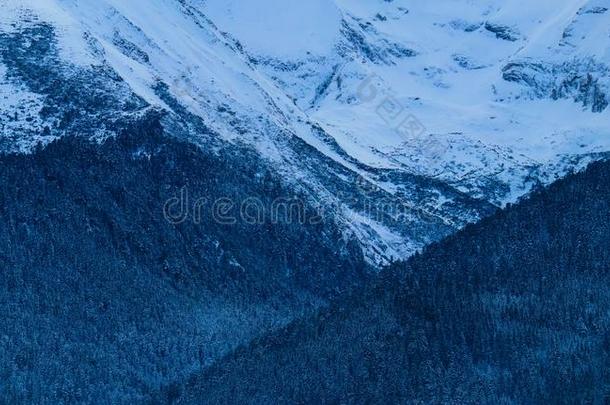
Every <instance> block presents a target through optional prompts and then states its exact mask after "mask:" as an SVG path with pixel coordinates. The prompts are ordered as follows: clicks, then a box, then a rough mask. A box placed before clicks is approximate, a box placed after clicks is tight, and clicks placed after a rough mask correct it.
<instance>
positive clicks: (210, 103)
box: [0, 0, 610, 266]
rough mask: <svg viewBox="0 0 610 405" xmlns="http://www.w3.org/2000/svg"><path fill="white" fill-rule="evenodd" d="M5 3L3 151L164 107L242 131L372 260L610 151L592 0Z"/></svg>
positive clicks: (211, 131) (187, 126)
mask: <svg viewBox="0 0 610 405" xmlns="http://www.w3.org/2000/svg"><path fill="white" fill-rule="evenodd" d="M524 10H527V12H524ZM0 15H2V16H3V19H2V21H0V150H2V151H21V152H26V153H27V152H30V151H32V150H33V148H34V147H35V145H37V144H39V143H40V144H42V145H45V144H47V143H48V142H50V141H52V140H53V139H56V138H60V137H63V136H76V135H78V136H83V137H85V138H89V139H96V140H102V139H106V138H107V137H112V136H116V134H118V133H120V131H121V130H122V129H123V128H125V127H126V126H127V125H129V123H130V122H133V121H137V120H139V119H141V118H142V117H144V116H145V115H146V114H147V112H148V111H150V110H156V111H163V112H164V117H165V118H164V119H163V121H162V123H161V125H162V126H163V128H164V130H165V131H166V132H167V133H169V134H171V135H172V136H174V137H176V138H180V139H184V140H187V141H189V142H191V143H193V144H196V145H199V146H202V147H204V148H207V147H208V145H209V144H210V142H211V139H214V140H215V141H216V142H220V143H228V144H240V145H242V146H248V147H250V148H251V149H252V150H253V151H255V152H256V154H258V155H259V156H260V157H261V158H262V159H263V160H266V161H268V162H269V164H270V165H271V167H273V168H274V170H275V171H276V172H277V173H278V175H279V177H280V178H282V179H283V180H284V182H285V183H286V185H287V186H288V187H290V188H292V189H294V190H295V192H296V193H299V194H304V195H306V196H307V197H308V198H309V199H311V200H314V201H315V202H316V204H320V205H323V206H325V207H327V208H328V209H329V210H330V209H334V207H340V208H339V209H334V211H335V216H336V219H337V223H338V225H339V227H340V229H341V232H342V233H343V234H344V236H345V237H346V238H353V237H355V238H356V239H357V240H358V241H359V243H360V245H361V248H362V250H363V252H364V255H365V257H366V259H367V261H368V262H369V263H370V264H372V265H374V266H379V265H383V264H387V263H388V262H390V261H391V260H392V259H395V258H401V259H404V258H407V257H409V256H410V255H411V254H413V253H414V252H416V251H417V250H418V249H421V248H422V247H424V246H426V245H427V244H429V243H431V242H434V241H437V240H439V239H441V238H443V237H444V236H447V235H449V234H451V233H453V232H455V231H456V230H458V229H460V228H462V227H463V226H464V225H466V224H467V223H471V222H476V221H477V220H479V219H481V218H483V217H485V216H487V215H489V214H490V213H491V212H493V210H494V208H497V207H501V206H504V205H505V204H506V203H509V202H515V201H516V200H518V199H519V198H520V197H522V196H523V195H525V194H527V193H528V192H529V191H530V190H531V189H532V188H535V187H537V186H539V185H541V184H548V183H550V182H552V181H554V180H556V179H557V178H560V177H561V176H563V175H565V174H566V173H568V172H569V171H570V170H572V169H574V168H577V169H581V168H583V167H584V166H586V164H588V163H589V162H591V161H593V160H596V159H599V158H600V157H603V156H604V155H605V154H606V152H608V151H609V150H610V133H609V132H608V128H610V121H609V117H610V116H609V115H608V109H607V105H608V100H610V96H609V94H608V91H609V90H608V77H609V75H608V71H609V68H608V66H609V65H610V61H609V59H608V49H609V48H608V43H609V40H608V38H609V35H610V33H609V32H608V28H607V27H608V22H609V20H608V19H609V18H610V12H608V8H607V7H604V1H600V0H588V1H573V0H561V1H559V2H557V1H555V0H544V1H542V0H541V1H537V2H536V3H535V4H532V2H529V1H525V0H511V1H508V2H507V1H499V0H485V1H481V2H476V3H475V2H472V1H468V0H459V1H457V2H456V1H455V0H442V1H437V2H435V4H433V5H430V4H427V3H426V2H411V1H406V0H393V1H385V0H367V1H360V2H352V1H344V0H312V1H308V2H301V1H296V0H290V1H278V0H261V1H257V2H252V3H251V4H250V3H244V2H243V1H233V0H231V1H226V0H206V1H203V0H151V1H129V2H125V1H120V0H96V1H93V0H85V1H75V0H4V1H3V2H2V3H1V4H0ZM371 191H373V195H370V194H371ZM380 198H383V199H384V200H387V201H389V203H388V204H376V203H375V204H366V202H367V201H366V200H372V201H374V202H376V201H378V200H379V199H380ZM371 205H373V206H374V209H369V208H367V206H371ZM396 206H400V209H394V208H395V207H396Z"/></svg>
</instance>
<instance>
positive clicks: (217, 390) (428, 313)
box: [165, 163, 610, 404]
mask: <svg viewBox="0 0 610 405" xmlns="http://www.w3.org/2000/svg"><path fill="white" fill-rule="evenodd" d="M609 220H610V163H599V164H593V165H592V166H591V167H589V169H588V170H586V171H585V172H583V173H580V174H576V175H572V176H570V177H569V178H567V179H565V180H561V181H559V182H558V183H556V184H554V185H552V186H551V187H549V188H548V189H546V190H542V191H540V192H537V193H535V194H534V195H533V196H532V197H531V198H529V199H528V200H526V201H524V202H522V203H520V204H518V205H516V206H513V207H509V208H507V209H506V210H503V211H502V212H499V213H498V214H497V215H495V216H493V217H491V218H489V219H487V220H483V221H482V222H481V223H479V224H477V225H471V226H468V227H467V228H466V229H464V230H463V231H462V232H460V233H458V234H457V235H455V236H452V237H449V238H448V239H446V240H445V241H443V242H441V243H438V244H435V245H433V246H431V247H429V248H428V249H426V250H425V252H424V253H423V254H420V255H417V256H416V257H413V258H412V259H411V260H409V261H408V262H406V263H402V264H396V265H395V266H393V268H391V269H389V270H387V271H386V272H385V273H384V274H383V275H382V276H381V278H380V280H379V281H378V282H377V283H375V285H374V287H373V288H367V289H364V290H363V291H362V292H360V293H358V294H353V295H352V296H351V297H350V298H347V299H344V300H341V301H339V302H338V303H336V304H335V305H334V306H332V307H331V308H329V309H328V310H324V311H322V312H321V313H319V314H318V315H317V316H314V317H311V318H309V319H307V320H304V321H298V322H296V323H294V324H292V325H290V326H288V327H286V328H285V329H283V330H282V331H281V332H280V333H274V334H271V335H270V336H268V337H266V338H263V339H259V340H257V341H256V342H255V343H254V344H251V345H249V346H246V347H242V348H241V349H239V350H237V351H236V352H234V353H233V354H231V355H230V356H228V357H227V358H225V359H223V360H222V361H219V362H218V363H217V364H216V365H215V366H214V367H213V368H211V369H210V370H208V371H207V372H206V373H203V374H201V375H197V376H194V377H192V378H191V379H190V380H189V381H188V382H187V383H185V384H174V385H172V386H170V387H168V388H167V389H166V391H165V394H166V398H167V399H169V400H176V401H177V402H179V403H228V402H233V401H237V402H240V403H293V402H296V403H317V402H320V401H323V402H330V403H334V402H336V403H351V402H355V403H371V402H374V403H448V402H451V403H597V404H601V403H607V402H608V401H610V368H609V367H608V365H609V364H610V222H609Z"/></svg>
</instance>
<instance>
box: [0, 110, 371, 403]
mask: <svg viewBox="0 0 610 405" xmlns="http://www.w3.org/2000/svg"><path fill="white" fill-rule="evenodd" d="M158 118H159V117H157V116H155V115H154V114H152V115H151V116H150V117H147V118H146V119H144V120H141V121H138V123H134V124H133V126H132V127H130V128H129V129H127V130H126V131H125V133H124V134H122V135H121V136H119V137H118V138H116V139H115V138H112V139H108V140H107V141H105V142H104V143H102V144H96V143H89V142H88V141H85V140H83V139H82V138H64V139H61V140H59V141H56V142H55V143H52V144H51V145H49V146H48V147H46V148H45V149H43V150H39V151H37V152H35V153H33V154H31V155H3V156H0V190H2V191H1V192H0V325H1V326H0V402H4V401H6V402H7V403H43V402H48V403H74V402H88V403H117V402H122V403H129V402H133V401H134V400H135V401H141V400H146V399H147V396H148V394H149V393H151V392H155V391H156V390H157V389H158V388H160V387H161V386H163V385H166V384H169V383H170V382H172V381H175V380H180V379H184V378H186V376H188V375H191V374H192V373H193V372H195V371H196V370H198V369H200V368H201V367H203V366H205V365H207V364H209V363H210V362H212V361H213V360H214V359H215V358H217V357H218V356H220V355H223V354H224V353H226V351H227V350H229V349H231V348H232V347H235V345H237V344H239V343H244V342H247V341H249V339H251V338H252V337H253V336H256V335H257V334H262V333H263V332H265V331H268V330H270V329H273V328H276V327H278V326H281V325H283V324H286V323H287V322H288V321H290V320H291V319H292V318H293V317H294V316H297V315H299V314H302V313H304V312H307V311H308V310H310V309H311V308H315V307H316V306H317V305H319V304H320V303H322V302H324V301H325V300H327V299H328V298H330V297H332V296H333V295H335V294H336V293H337V292H338V291H341V290H342V289H346V288H349V287H350V286H351V285H352V284H360V283H362V282H363V280H364V279H365V278H366V274H365V273H366V265H365V264H364V262H363V259H362V254H361V251H360V249H359V248H358V247H357V246H356V245H355V244H351V243H350V242H349V241H347V240H345V239H344V237H343V235H342V233H341V232H339V231H338V229H337V227H335V226H334V225H333V222H332V220H330V221H328V220H321V219H320V220H315V221H307V219H308V218H305V220H303V221H300V222H298V221H296V220H294V219H292V220H291V219H290V218H289V217H288V216H287V215H288V214H286V213H282V212H279V211H278V212H277V217H276V218H275V220H273V221H272V220H270V219H269V217H268V215H269V214H270V210H271V206H272V204H273V201H275V199H276V198H288V197H291V196H293V195H294V191H293V190H290V189H289V188H287V187H286V186H285V185H284V184H282V182H280V181H279V180H278V179H277V175H276V174H274V172H273V171H271V170H269V168H268V167H267V166H266V165H265V163H264V161H263V160H261V159H260V158H258V157H257V156H256V155H255V154H254V153H253V152H250V151H248V150H247V149H244V148H239V147H230V146H227V145H225V146H222V147H217V148H215V149H214V150H208V151H204V150H201V149H199V148H197V147H195V146H193V145H190V144H188V143H183V142H179V141H177V140H175V139H171V138H168V137H166V136H165V135H164V134H163V130H162V129H161V126H160V124H159V120H158ZM212 146H213V144H212ZM183 190H186V191H187V192H188V195H189V197H188V198H189V201H185V204H184V205H188V207H189V209H190V211H189V216H188V217H185V218H182V217H181V212H180V206H179V204H178V205H177V206H174V207H172V208H173V209H172V210H171V214H172V220H173V221H168V220H167V218H165V215H164V207H165V202H166V201H174V199H176V198H179V196H180V194H181V192H182V191H183ZM220 198H225V199H228V200H230V201H233V202H234V204H235V207H233V209H232V210H230V209H229V208H228V207H226V209H223V212H221V214H222V217H221V218H217V217H215V215H214V212H213V209H212V207H211V206H212V205H213V203H214V201H215V200H217V199H220ZM248 198H251V199H255V200H256V201H257V204H258V205H256V207H258V208H259V212H258V214H261V215H266V216H267V219H265V220H261V221H250V219H251V218H250V217H249V216H243V215H240V213H239V211H238V212H236V211H235V210H239V207H240V202H243V201H244V200H245V199H248ZM185 200H186V197H185ZM196 204H197V206H198V208H197V207H195V205H196ZM303 204H304V205H306V202H303ZM174 205H176V204H174ZM305 208H308V207H305ZM305 208H304V209H305ZM193 210H196V211H197V215H196V216H195V215H194V214H195V213H194V212H193ZM308 212H309V214H310V215H314V214H313V213H312V212H311V211H308ZM184 213H186V209H184ZM249 215H250V216H253V215H257V213H255V212H252V211H250V213H249ZM315 215H317V213H316V214H315ZM231 218H234V219H235V220H234V221H232V220H230V219H231ZM255 218H256V217H255Z"/></svg>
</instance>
